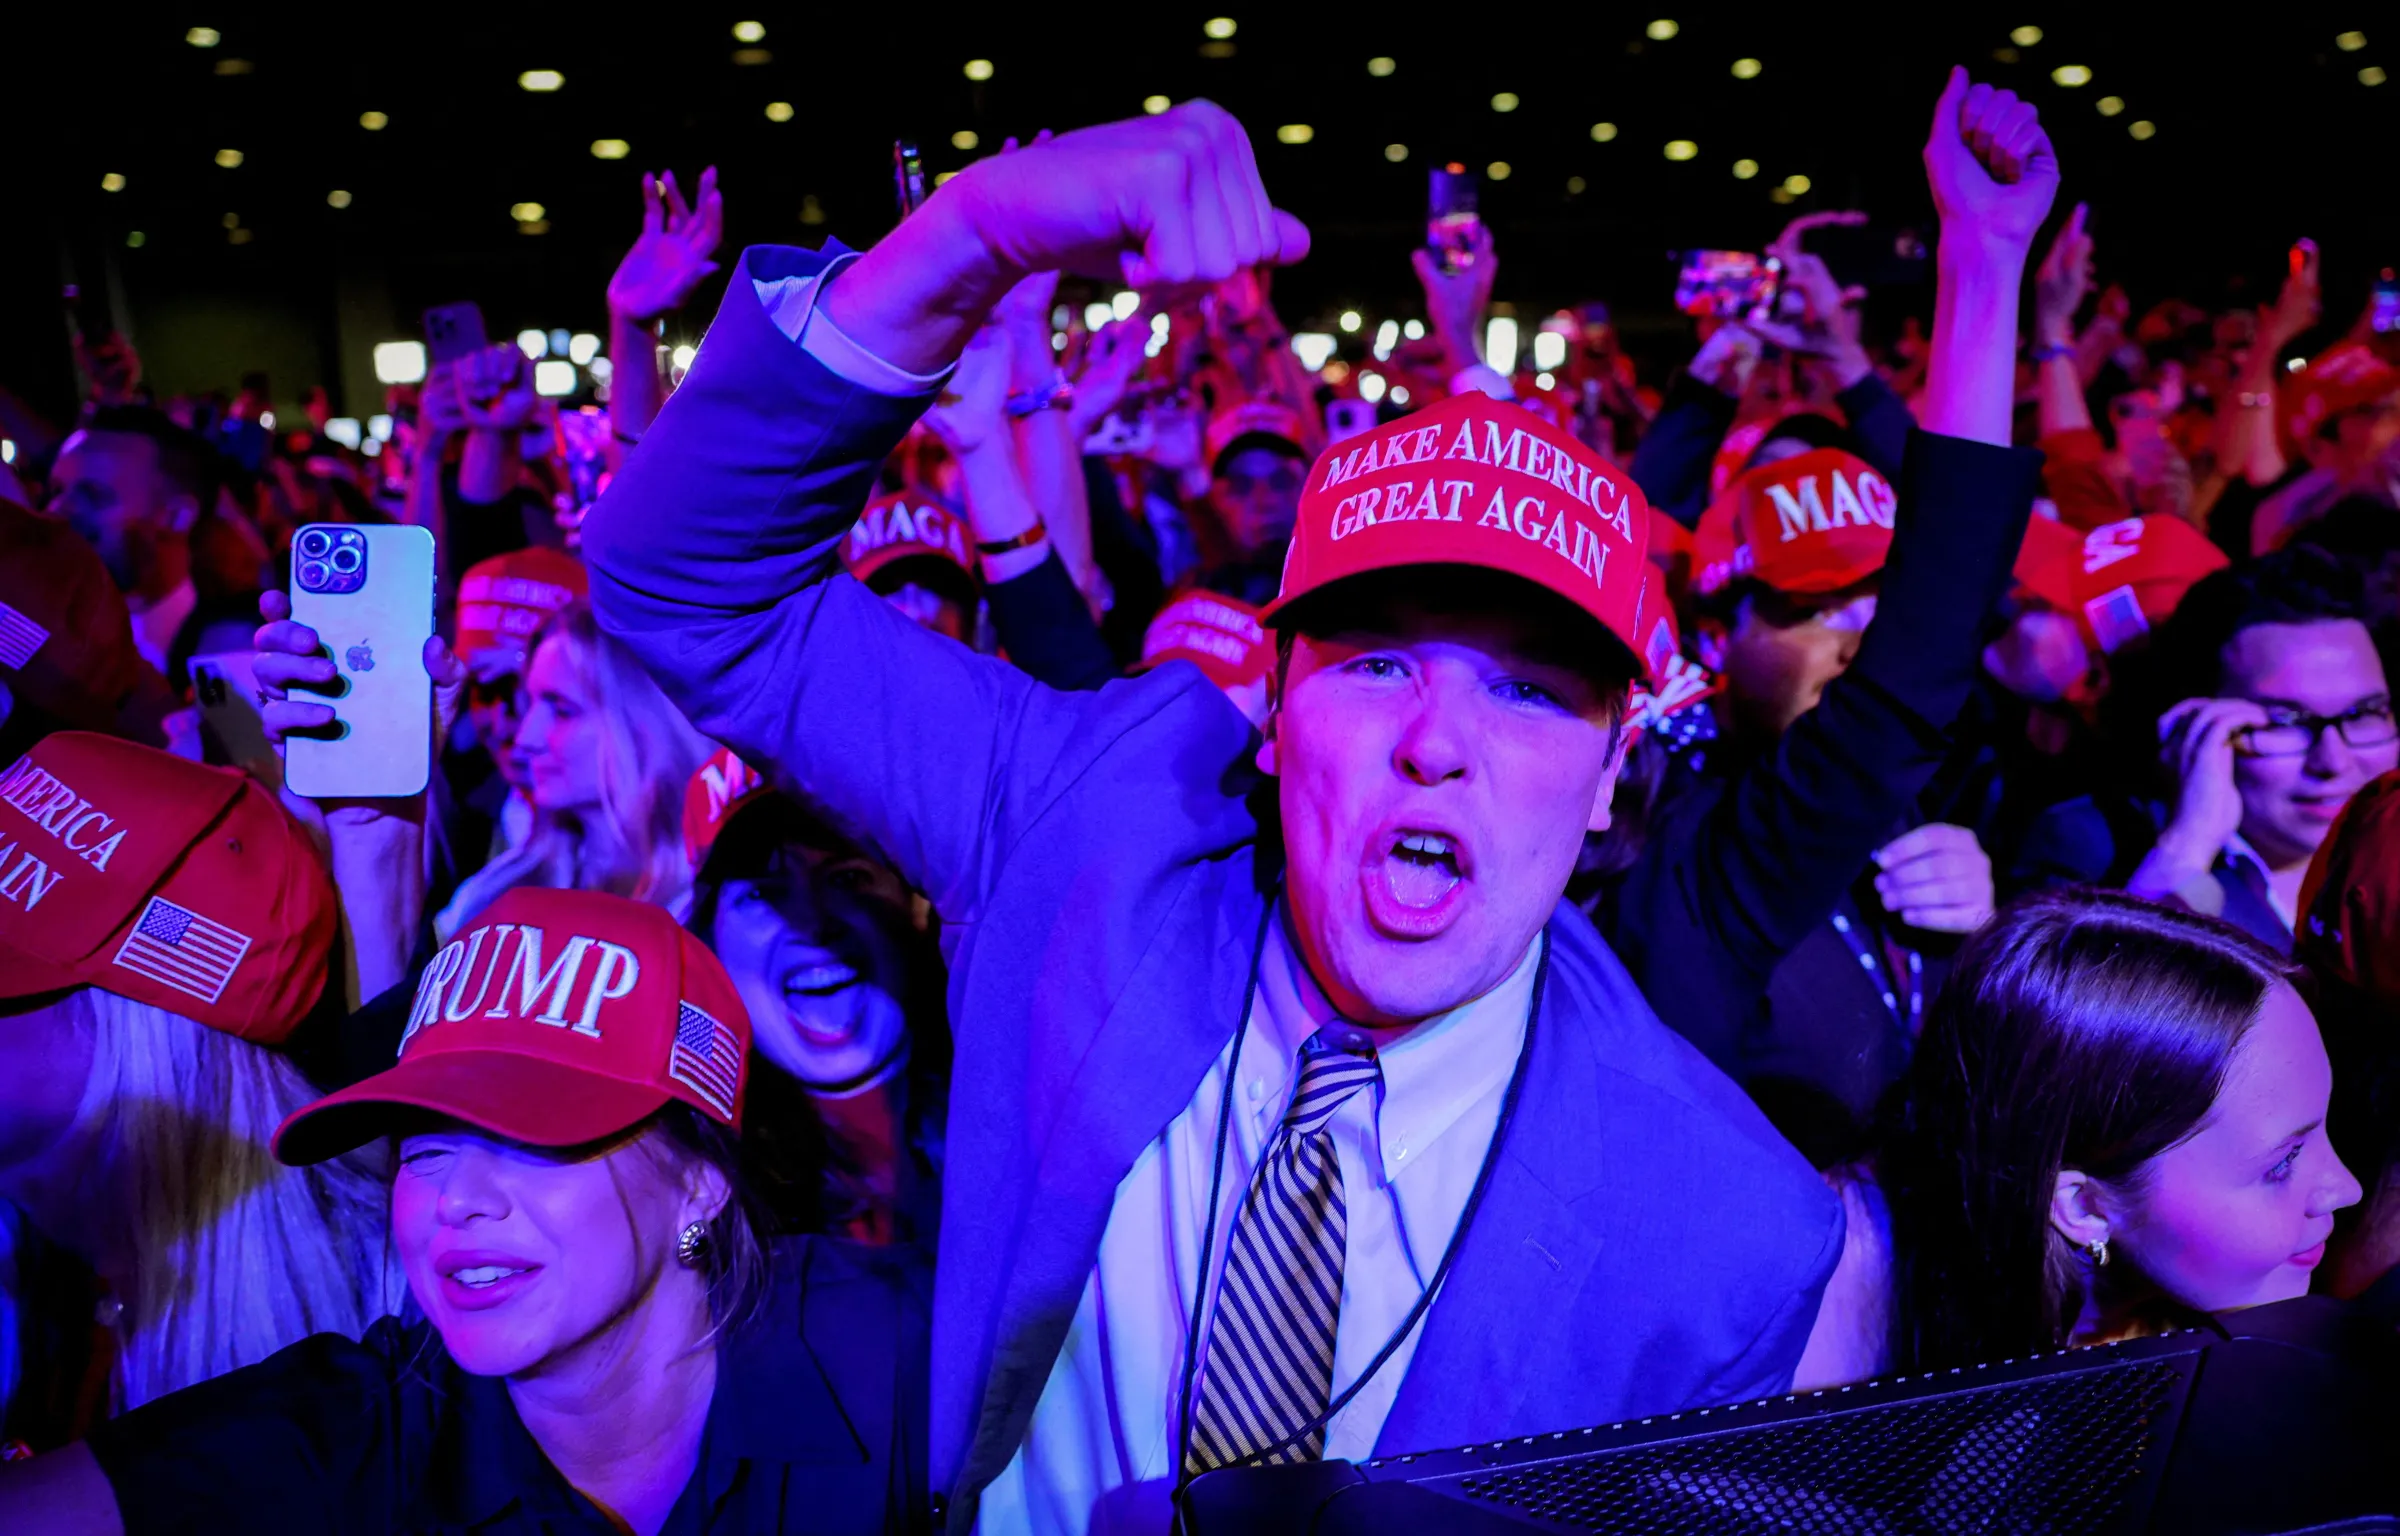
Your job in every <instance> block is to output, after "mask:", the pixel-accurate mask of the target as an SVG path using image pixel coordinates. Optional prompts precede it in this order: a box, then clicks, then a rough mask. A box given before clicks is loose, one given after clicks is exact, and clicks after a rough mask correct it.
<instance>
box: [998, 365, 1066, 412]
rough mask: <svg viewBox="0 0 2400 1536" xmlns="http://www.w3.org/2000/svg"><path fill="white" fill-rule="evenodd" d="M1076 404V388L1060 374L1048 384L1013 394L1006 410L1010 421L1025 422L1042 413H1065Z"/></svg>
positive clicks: (1055, 375) (1009, 398) (1053, 376)
mask: <svg viewBox="0 0 2400 1536" xmlns="http://www.w3.org/2000/svg"><path fill="white" fill-rule="evenodd" d="M1074 403H1075V386H1074V385H1073V384H1072V383H1070V382H1068V380H1067V376H1066V375H1065V374H1063V373H1059V374H1053V375H1052V376H1051V378H1050V382H1049V383H1047V384H1040V385H1036V386H1035V387H1033V388H1032V389H1020V390H1016V391H1014V392H1012V393H1011V394H1010V395H1009V397H1008V404H1007V406H1006V407H1005V409H1006V410H1007V412H1008V415H1009V419H1010V420H1012V421H1023V420H1024V419H1025V418H1026V417H1028V416H1032V415H1036V414H1038V413H1040V412H1042V411H1063V410H1065V409H1067V408H1068V407H1069V406H1071V405H1073V404H1074Z"/></svg>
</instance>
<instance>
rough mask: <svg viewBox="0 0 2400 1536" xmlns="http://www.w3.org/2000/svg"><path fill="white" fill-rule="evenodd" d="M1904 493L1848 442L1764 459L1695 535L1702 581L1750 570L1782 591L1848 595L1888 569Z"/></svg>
mask: <svg viewBox="0 0 2400 1536" xmlns="http://www.w3.org/2000/svg"><path fill="white" fill-rule="evenodd" d="M1899 504H1900V498H1899V497H1898V496H1897V495H1895V494H1894V493H1893V491H1892V485H1891V482H1890V481H1888V480H1886V479H1884V478H1883V476H1882V474H1881V473H1880V472H1878V471H1877V470H1876V469H1875V468H1874V467H1873V466H1871V465H1869V464H1868V463H1867V462H1866V461H1865V460H1864V459H1861V458H1859V457H1858V456H1857V455H1856V454H1851V453H1844V452H1843V451H1842V450H1841V449H1839V448H1812V449H1810V450H1809V451H1808V452H1806V453H1799V454H1794V455H1793V456H1792V457H1790V458H1788V459H1778V460H1776V461H1775V462H1774V463H1772V464H1761V465H1760V466H1759V467H1758V468H1756V469H1752V470H1746V471H1744V472H1743V473H1742V474H1740V475H1738V476H1736V477H1735V478H1734V480H1733V483H1732V484H1730V485H1728V486H1726V487H1725V492H1724V494H1723V495H1721V496H1719V497H1718V498H1717V499H1716V500H1715V501H1713V502H1711V503H1709V507H1708V510H1707V511H1706V512H1704V513H1702V514H1701V516H1700V526H1699V528H1698V529H1697V530H1695V531H1694V533H1693V535H1692V545H1693V550H1692V565H1693V576H1692V584H1693V586H1694V587H1695V588H1696V589H1697V590H1698V591H1700V592H1702V593H1709V592H1716V591H1719V590H1721V589H1722V588H1723V587H1724V586H1725V585H1726V583H1728V582H1730V581H1733V580H1735V579H1736V578H1739V577H1744V576H1747V577H1749V578H1750V579H1752V580H1754V581H1757V582H1760V583H1762V584H1764V585H1766V586H1769V587H1773V588H1774V589H1775V590H1776V591H1778V592H1788V593H1791V594H1794V595H1795V596H1802V597H1810V596H1816V595H1819V594H1822V593H1826V592H1839V591H1840V590H1842V589H1843V588H1844V587H1851V586H1856V585H1857V584H1858V583H1860V582H1862V581H1864V580H1866V579H1867V578H1868V577H1870V576H1872V575H1874V574H1875V573H1876V572H1877V571H1880V570H1882V569H1883V560H1884V556H1885V555H1887V554H1889V553H1890V552H1891V548H1892V515H1893V513H1894V511H1895V510H1896V509H1897V508H1898V506H1899Z"/></svg>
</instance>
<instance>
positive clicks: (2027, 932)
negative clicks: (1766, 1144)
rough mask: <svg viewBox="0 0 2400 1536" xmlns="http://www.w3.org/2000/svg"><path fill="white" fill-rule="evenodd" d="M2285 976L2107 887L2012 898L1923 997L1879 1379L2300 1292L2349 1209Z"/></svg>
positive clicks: (1908, 1092)
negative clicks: (1886, 1356)
mask: <svg viewBox="0 0 2400 1536" xmlns="http://www.w3.org/2000/svg"><path fill="white" fill-rule="evenodd" d="M2331 1093H2332V1072H2331V1069H2330V1068H2329V1067H2328V1065H2327V1062H2326V1055H2325V1046H2324V1043H2323V1041H2322V1040H2321V1039H2320V1038H2319V1036H2318V1032H2317V1024H2316V1020H2315V1019H2314V1018H2313V1017H2312V1016H2311V1015H2310V1013H2309V1010H2308V1006H2307V1005H2306V1004H2305V1003H2303V1002H2302V1001H2301V999H2300V995H2299V994H2298V993H2297V992H2295V991H2294V990H2293V989H2292V986H2291V984H2290V981H2289V979H2288V967H2287V966H2286V965H2285V964H2284V962H2283V961H2281V960H2280V959H2278V958H2277V957H2276V955H2275V954H2274V953H2273V952H2272V951H2270V950H2269V949H2267V948H2266V947H2265V946H2264V945H2262V944H2260V943H2259V942H2258V941H2256V940H2255V939H2252V938H2250V937H2249V936H2248V935H2246V934H2243V933H2240V932H2238V931H2237V930H2235V929H2233V928H2231V927H2229V926H2227V925H2225V924H2223V923H2219V922H2215V921H2212V920H2210V919H2207V918H2203V917H2199V916H2196V915H2193V914H2190V913H2186V912H2182V911H2176V910H2170V909H2167V908H2163V907H2158V906H2154V905H2151V904H2149V903H2146V902H2142V901H2138V900H2135V899H2133V898H2130V897H2126V896H2121V895H2117V894H2114V893H2110V892H2105V891H2091V890H2067V891H2058V892H2051V893H2044V894H2042V895H2038V896H2034V897H2029V898H2027V899H2025V900H2024V901H2021V902H2019V903H2017V904H2015V905H2014V906H2012V907H2010V908H2009V909H2007V910H2006V911H2003V912H2002V913H2001V914H2000V915H1999V917H1998V918H1996V919H1995V920H1994V921H1993V922H1992V923H1991V925H1990V926H1988V927H1986V928H1985V929H1984V930H1983V931H1982V932H1981V933H1979V934H1977V935H1976V936H1975V937H1974V938H1973V939H1972V940H1970V941H1969V942H1968V944H1967V946H1966V948H1965V950H1964V951H1963V952H1962V953H1961V954H1960V957H1959V961H1958V965H1957V967H1956V969H1955V970H1954V971H1953V972H1952V974H1951V977H1950V980H1949V982H1948V984H1947V985H1946V986H1945V987H1944V988H1943V989H1942V992H1941V994H1940V996H1939V997H1938V998H1937V999H1936V1000H1935V1002H1934V1005H1933V1008H1932V1010H1931V1013H1930V1014H1929V1016H1928V1018H1927V1020H1926V1024H1925V1033H1924V1038H1923V1040H1922V1041H1921V1043H1920V1044H1919V1046H1918V1049H1917V1053H1916V1057H1915V1060H1914V1062H1913V1063H1912V1065H1911V1068H1910V1072H1909V1076H1908V1078H1907V1079H1906V1083H1905V1098H1904V1100H1903V1101H1901V1103H1900V1105H1899V1107H1898V1110H1897V1112H1896V1114H1895V1115H1894V1116H1893V1123H1892V1126H1891V1129H1890V1132H1889V1136H1888V1140H1887V1143H1886V1145H1885V1147H1884V1150H1883V1153H1882V1155H1881V1156H1880V1158H1879V1159H1878V1160H1877V1171H1878V1173H1879V1175H1880V1178H1881V1181H1882V1188H1883V1191H1884V1193H1885V1194H1886V1195H1887V1196H1888V1197H1889V1200H1890V1210H1891V1229H1892V1231H1891V1235H1892V1239H1893V1247H1894V1249H1895V1251H1896V1254H1897V1261H1896V1263H1895V1265H1894V1284H1893V1287H1892V1290H1893V1297H1892V1299H1893V1304H1894V1305H1893V1311H1894V1313H1895V1318H1896V1322H1895V1326H1894V1328H1893V1330H1892V1345H1893V1356H1894V1358H1893V1360H1892V1361H1891V1363H1892V1364H1893V1365H1895V1366H1897V1367H1898V1368H1899V1369H1902V1370H1923V1369H1929V1368H1932V1367H1937V1366H1958V1365H1968V1364H1973V1363H1976V1362H1978V1361H1985V1360H1996V1359H2001V1358H2005V1357H2009V1356H2015V1355H2022V1354H2025V1353H2028V1352H2033V1351H2042V1350H2053V1349H2059V1348H2062V1347H2065V1346H2068V1345H2078V1344H2090V1343H2098V1342H2103V1341H2106V1340H2109V1339H2115V1338H2123V1337H2127V1336H2130V1335H2135V1334H2140V1333H2145V1332H2150V1331H2154V1330H2155V1329H2157V1328H2159V1327H2162V1326H2167V1325H2171V1324H2173V1323H2175V1322H2178V1321H2183V1320H2188V1319H2190V1318H2192V1317H2194V1316H2196V1315H2198V1314H2202V1313H2212V1312H2224V1311H2230V1310H2233V1309H2236V1308H2240V1307H2248V1306H2256V1305H2259V1304H2261V1303H2264V1302H2272V1301H2284V1300H2288V1299H2290V1298H2292V1297H2295V1296H2300V1295H2303V1294H2305V1293H2306V1292H2307V1290H2308V1288H2309V1282H2310V1279H2311V1277H2312V1275H2313V1273H2314V1271H2315V1268H2316V1266H2317V1265H2318V1264H2319V1263H2320V1262H2321V1261H2322V1260H2323V1259H2324V1256H2325V1243H2326V1239H2327V1238H2328V1237H2330V1236H2331V1235H2332V1232H2333V1225H2334V1221H2333V1213H2334V1212H2335V1211H2337V1210H2340V1209H2341V1208H2343V1207H2344V1206H2348V1205H2351V1204H2354V1203H2355V1202H2356V1201H2357V1200H2358V1198H2359V1186H2358V1181H2357V1180H2356V1179H2354V1178H2352V1177H2351V1176H2350V1172H2349V1170H2348V1169H2347V1168H2345V1167H2343V1166H2342V1161H2341V1159H2340V1158H2339V1157H2338V1156H2336V1155H2335V1153H2334V1150H2333V1147H2332V1144H2331V1143H2330V1142H2329V1141H2328V1140H2327V1132H2326V1106H2327V1103H2328V1100H2329V1098H2330V1095H2331Z"/></svg>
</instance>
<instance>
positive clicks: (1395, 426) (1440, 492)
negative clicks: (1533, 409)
mask: <svg viewBox="0 0 2400 1536" xmlns="http://www.w3.org/2000/svg"><path fill="white" fill-rule="evenodd" d="M1649 537H1650V507H1649V503H1647V502H1646V501H1644V500H1643V499H1642V493H1641V491H1640V489H1639V488H1637V487H1636V486H1635V485H1634V483H1633V480H1632V478H1631V477H1630V476H1628V475H1627V474H1625V472H1624V471H1623V470H1620V469H1618V468H1617V467H1616V466H1615V465H1613V464H1610V463H1609V462H1608V461H1607V460H1605V459H1603V458H1601V457H1600V456H1599V455H1598V454H1596V453H1594V452H1592V451H1591V450H1590V449H1589V448H1587V447H1585V446H1584V445H1583V444H1582V443H1580V442H1577V441H1576V440H1575V438H1574V437H1572V436H1571V435H1569V434H1568V433H1565V432H1562V431H1560V430H1559V429H1558V428H1556V427H1554V426H1551V425H1550V424H1549V423H1548V422H1545V421H1543V420H1541V419H1540V418H1539V417H1537V416H1534V415H1532V414H1531V413H1530V412H1527V411H1525V410H1523V409H1522V408H1520V407H1518V406H1516V405H1514V404H1511V403H1509V402H1507V401H1503V400H1494V399H1493V398H1491V397H1490V396H1489V395H1486V394H1483V393H1481V392H1480V391H1469V392H1468V393H1466V394H1463V395H1453V396H1452V397H1451V398H1449V399H1447V400H1444V401H1443V402H1441V403H1440V404H1439V405H1434V406H1429V407H1427V408H1426V409H1424V410H1422V411H1418V412H1416V413H1415V414H1414V415H1411V416H1406V417H1403V418H1402V419H1401V420H1399V421H1395V422H1391V423H1389V424H1387V425H1384V426H1381V427H1378V428H1376V429H1375V430H1374V431H1372V432H1368V433H1365V434H1363V435H1361V436H1358V437H1353V438H1347V439H1345V440H1343V441H1342V442H1341V443H1339V444H1337V445H1335V446H1334V447H1332V448H1328V449H1327V450H1326V451H1325V452H1324V453H1323V454H1322V455H1320V456H1319V457H1318V459H1317V462H1316V463H1315V464H1314V465H1312V466H1311V467H1310V469H1309V472H1308V487H1307V489H1306V490H1304V491H1302V492H1301V495H1300V519H1299V523H1298V526H1297V527H1296V528H1295V529H1294V530H1293V533H1292V542H1291V547H1290V549H1289V550H1288V551H1287V552H1286V554H1285V556H1284V562H1283V590H1282V591H1281V592H1280V593H1278V594H1277V596H1276V598H1275V601H1274V602H1273V603H1271V604H1269V605H1268V607H1267V610H1266V612H1265V614H1264V615H1263V617H1264V618H1265V619H1266V620H1267V622H1268V623H1270V624H1278V625H1279V624H1284V623H1288V622H1290V615H1291V612H1292V609H1293V606H1294V604H1296V603H1298V602H1299V601H1300V600H1301V599H1303V598H1306V597H1309V596H1311V595H1313V594H1315V593H1317V592H1320V591H1322V590H1323V589H1324V588H1326V587H1328V586H1331V585H1332V584H1333V583H1335V582H1338V581H1342V580H1345V579H1347V578H1349V577H1352V576H1362V575H1365V574H1367V573H1369V572H1371V571H1385V570H1394V569H1399V568H1402V567H1406V566H1418V565H1467V566H1480V567H1482V568H1483V569H1485V570H1492V571H1504V572H1506V573H1508V574H1509V575H1511V576H1521V577H1523V578H1525V579H1526V580H1527V581H1530V582H1532V583H1534V584H1535V585H1537V586H1540V587H1544V588H1547V589H1548V590H1550V591H1552V592H1555V593H1557V594H1558V595H1559V596H1561V597H1563V598H1565V599H1566V600H1567V601H1569V602H1570V603H1573V604H1574V605H1575V606H1576V607H1578V608H1580V609H1582V610H1583V611H1584V612H1585V613H1588V614H1590V615H1591V616H1592V617H1593V618H1595V619H1597V620H1599V621H1600V624H1601V626H1602V627H1603V628H1605V629H1606V630H1607V631H1608V632H1609V633H1610V634H1611V635H1614V636H1615V637H1616V638H1617V639H1618V640H1619V641H1620V642H1622V643H1623V644H1624V646H1625V648H1626V650H1627V651H1628V652H1630V653H1631V655H1632V656H1633V657H1634V658H1635V659H1636V660H1637V662H1638V659H1639V657H1640V656H1641V638H1642V635H1641V631H1642V623H1641V619H1642V612H1641V606H1642V593H1643V583H1642V572H1643V569H1644V564H1643V559H1644V555H1645V553H1646V552H1647V548H1648V544H1649Z"/></svg>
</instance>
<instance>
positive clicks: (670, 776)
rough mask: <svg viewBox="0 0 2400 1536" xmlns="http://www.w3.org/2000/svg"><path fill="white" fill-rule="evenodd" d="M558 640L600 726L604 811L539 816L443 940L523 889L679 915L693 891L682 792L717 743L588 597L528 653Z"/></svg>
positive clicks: (446, 928) (470, 886)
mask: <svg viewBox="0 0 2400 1536" xmlns="http://www.w3.org/2000/svg"><path fill="white" fill-rule="evenodd" d="M552 640H556V641H558V642H559V644H560V647H561V649H562V651H563V652H564V654H565V657H566V661H567V665H568V667H569V668H570V669H571V670H572V671H573V673H574V675H575V680H576V682H577V683H578V684H579V685H580V686H581V687H582V689H583V692H584V695H585V697H586V698H588V699H589V700H590V701H591V707H592V709H593V710H594V711H595V712H596V713H598V714H601V715H605V716H606V717H607V719H608V722H609V728H608V729H607V730H606V731H604V732H602V733H600V743H601V745H600V774H599V778H600V808H599V812H598V814H597V815H594V816H590V817H578V816H574V815H569V814H562V813H555V812H546V811H537V812H536V813H535V819H534V825H533V831H532V833H531V834H530V835H528V836H527V838H526V839H525V842H524V843H523V845H521V846H520V847H517V848H513V849H510V850H509V851H508V852H507V853H505V854H502V855H501V856H500V857H498V858H496V859H494V860H493V861H492V862H491V863H490V864H488V865H486V866H485V867H484V868H482V869H481V870H478V871H476V873H474V874H473V875H470V876H469V877H468V878H467V879H466V880H464V881H462V882H461V883H460V885H459V888H458V894H457V896H456V897H454V898H453V899H452V901H451V903H450V905H449V906H448V907H447V908H445V909H444V910H443V911H442V913H441V915H440V916H439V917H438V918H436V919H435V922H434V929H435V933H436V935H437V937H439V938H440V940H441V941H442V942H443V943H448V942H449V940H450V937H451V935H452V934H454V933H455V932H457V930H458V929H460V928H463V927H464V926H466V924H467V922H468V921H469V920H470V919H472V918H473V917H474V916H475V914H476V913H478V912H481V911H482V910H483V909H484V908H485V907H487V906H489V905H490V904H491V903H492V901H493V900H494V898H496V897H498V896H499V895H500V893H501V892H502V891H507V890H513V889H515V888H516V887H518V886H521V885H533V886H547V887H551V888H554V889H572V890H581V891H605V892H607V893H608V894H610V895H612V896H627V897H631V898H632V899H633V900H635V901H646V902H649V903H651V904H652V905H654V906H661V907H665V908H667V909H668V910H669V911H671V912H673V913H674V914H675V915H676V917H677V919H678V920H679V921H680V920H681V918H682V917H683V915H684V913H685V912H686V911H687V910H688V908H689V906H690V903H691V896H692V863H691V859H690V857H689V856H688V855H687V854H685V852H684V847H683V795H684V789H685V787H686V786H688V785H689V784H690V783H691V778H692V775H693V774H695V773H697V772H699V771H700V765H701V764H702V763H703V762H706V761H707V760H708V755H709V754H710V753H711V752H714V751H715V750H716V743H714V742H712V741H710V740H709V739H708V738H707V737H705V736H703V735H701V734H700V733H699V732H698V731H696V730H694V729H693V728H692V724H691V722H690V721H688V720H686V719H684V717H683V712H682V711H681V710H679V709H677V708H676V707H675V706H674V704H673V703H672V702H670V701H669V700H668V698H667V696H666V695H665V694H664V693H662V692H660V691H659V686H658V684H657V683H655V682H652V681H651V679H650V674H649V673H648V672H646V671H644V670H643V668H642V664H641V662H640V661H638V660H637V659H635V657H634V654H633V653H632V652H631V651H629V650H627V649H626V648H625V646H624V645H623V643H622V642H620V641H619V640H617V639H616V637H614V636H613V635H609V634H606V633H604V632H603V631H602V630H601V628H600V625H599V622H598V621H597V620H596V619H595V618H594V617H593V616H592V608H591V604H589V603H588V602H582V601H577V602H573V603H569V604H568V605H567V606H566V607H564V608H562V609H560V610H559V611H558V612H556V613H554V614H552V615H551V616H550V617H549V618H548V619H546V620H545V621H543V624H542V627H541V628H540V629H538V630H536V631H535V632H534V636H533V643H532V645H531V647H530V648H529V650H528V655H531V654H532V653H534V652H538V651H539V650H540V649H541V648H542V646H543V645H544V644H545V643H547V642H549V641H552Z"/></svg>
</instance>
